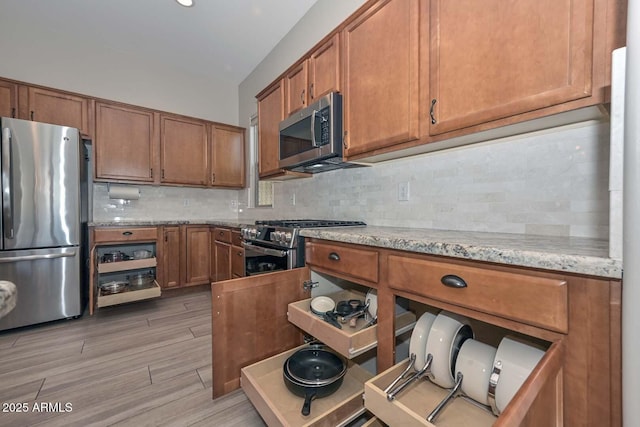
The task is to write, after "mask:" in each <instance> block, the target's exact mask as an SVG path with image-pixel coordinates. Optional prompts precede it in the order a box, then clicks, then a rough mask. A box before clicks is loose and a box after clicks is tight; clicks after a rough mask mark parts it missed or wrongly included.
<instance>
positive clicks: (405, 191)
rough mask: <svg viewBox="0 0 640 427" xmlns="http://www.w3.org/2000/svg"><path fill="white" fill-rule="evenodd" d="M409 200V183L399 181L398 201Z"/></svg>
mask: <svg viewBox="0 0 640 427" xmlns="http://www.w3.org/2000/svg"><path fill="white" fill-rule="evenodd" d="M408 200H409V183H408V182H401V183H400V184H398V201H400V202H406V201H408Z"/></svg>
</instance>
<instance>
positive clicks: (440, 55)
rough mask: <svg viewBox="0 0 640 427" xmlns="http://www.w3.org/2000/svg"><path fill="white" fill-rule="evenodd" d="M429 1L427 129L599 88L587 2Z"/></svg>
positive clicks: (558, 101) (557, 100)
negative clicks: (594, 82) (596, 80)
mask: <svg viewBox="0 0 640 427" xmlns="http://www.w3.org/2000/svg"><path fill="white" fill-rule="evenodd" d="M596 3H598V2H596ZM429 4H430V9H429V20H430V28H431V29H432V30H431V36H430V38H429V43H430V63H429V73H428V79H429V87H430V97H431V101H430V102H431V104H433V106H432V108H431V111H432V117H433V118H434V119H433V120H432V121H431V125H430V133H431V134H432V135H434V134H440V133H444V132H447V131H451V130H455V129H462V128H465V127H469V126H473V125H477V124H481V123H487V122H491V121H493V120H496V119H500V118H504V117H508V116H515V115H518V114H520V113H525V112H528V111H533V110H536V109H539V108H544V107H549V106H551V105H557V104H562V103H565V102H569V101H573V100H576V99H580V98H585V97H589V96H591V95H592V94H593V91H594V89H595V90H597V87H596V86H594V84H593V75H592V74H593V54H594V51H593V49H594V48H593V42H594V38H593V36H594V8H593V5H594V2H593V0H562V1H557V0H544V1H537V0H525V1H518V2H513V3H509V4H505V3H504V2H502V1H500V0H492V1H489V2H482V4H479V3H477V2H474V1H462V2H456V3H455V5H454V4H452V3H451V2H446V1H440V0H431V1H430V2H429ZM425 77H426V76H425Z"/></svg>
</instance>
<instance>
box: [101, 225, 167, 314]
mask: <svg viewBox="0 0 640 427" xmlns="http://www.w3.org/2000/svg"><path fill="white" fill-rule="evenodd" d="M158 233H159V231H158V228H157V227H127V228H123V227H109V228H95V229H93V230H92V232H91V236H90V247H91V250H90V271H89V314H93V312H94V310H95V309H96V308H101V307H107V306H111V305H116V304H123V303H128V302H134V301H140V300H145V299H149V298H156V297H159V296H160V295H161V289H160V285H159V284H158V282H157V281H156V280H154V281H153V283H151V284H150V285H145V286H139V287H138V286H136V287H134V286H132V284H130V285H129V287H128V288H127V289H125V291H123V292H119V293H113V294H110V293H108V292H105V291H104V290H102V289H100V285H102V284H105V283H108V282H113V281H129V279H130V276H131V275H135V274H146V275H152V276H153V277H155V276H156V266H157V257H156V255H157V252H156V249H157V248H156V246H157V241H158ZM137 250H145V251H149V252H151V254H152V256H151V257H147V258H140V259H136V258H135V257H134V252H135V251H137ZM114 252H118V253H119V254H120V253H121V254H124V255H123V256H122V259H116V260H113V261H111V260H109V254H111V253H114Z"/></svg>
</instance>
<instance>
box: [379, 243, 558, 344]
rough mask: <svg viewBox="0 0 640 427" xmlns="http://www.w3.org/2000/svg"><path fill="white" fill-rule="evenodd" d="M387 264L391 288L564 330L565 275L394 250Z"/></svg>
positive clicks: (555, 329) (551, 328)
mask: <svg viewBox="0 0 640 427" xmlns="http://www.w3.org/2000/svg"><path fill="white" fill-rule="evenodd" d="M387 268H388V272H389V276H388V278H389V286H391V287H393V288H396V289H400V290H406V291H409V292H412V293H415V294H418V295H423V296H425V297H427V298H433V299H436V300H440V301H444V302H447V303H449V304H455V305H459V306H462V307H467V308H471V309H474V310H478V311H482V312H485V313H489V314H494V315H497V316H501V317H505V318H508V319H513V320H517V321H521V322H524V323H528V324H530V325H534V326H540V327H543V328H547V329H550V330H554V331H558V332H563V333H566V332H567V328H568V297H567V282H566V281H564V280H559V279H549V278H543V277H534V276H528V275H524V274H517V273H507V272H503V271H494V270H491V269H485V268H475V267H468V266H463V265H457V264H452V263H451V264H450V263H446V262H437V261H430V260H426V259H420V258H411V257H404V256H396V255H390V256H389V258H388V266H387ZM445 283H448V284H449V286H447V285H446V284H445ZM456 285H457V286H460V287H454V286H456Z"/></svg>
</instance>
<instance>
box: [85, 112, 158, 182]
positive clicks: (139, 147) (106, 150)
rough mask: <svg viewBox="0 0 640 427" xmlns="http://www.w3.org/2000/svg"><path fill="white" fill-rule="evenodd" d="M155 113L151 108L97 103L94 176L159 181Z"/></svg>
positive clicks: (156, 120) (116, 179)
mask: <svg viewBox="0 0 640 427" xmlns="http://www.w3.org/2000/svg"><path fill="white" fill-rule="evenodd" d="M157 138H158V117H157V115H156V114H155V113H154V112H153V111H152V110H147V109H142V108H137V107H133V106H128V105H123V104H114V103H107V102H98V103H96V138H95V140H94V146H95V148H94V150H95V176H96V179H97V180H108V181H127V182H138V183H154V182H159V176H158V175H159V172H158V170H157V167H156V168H155V171H154V165H155V164H156V162H155V157H156V155H157V151H156V150H157V145H158V144H157Z"/></svg>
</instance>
